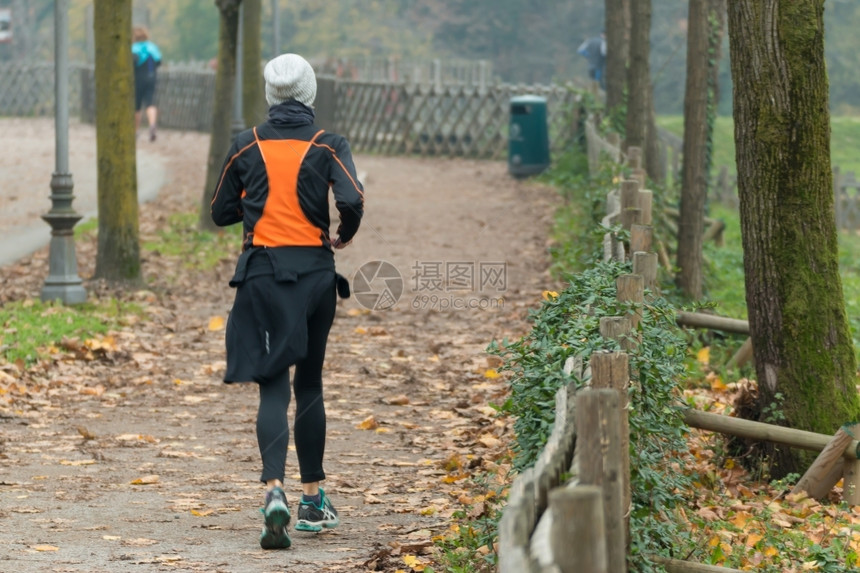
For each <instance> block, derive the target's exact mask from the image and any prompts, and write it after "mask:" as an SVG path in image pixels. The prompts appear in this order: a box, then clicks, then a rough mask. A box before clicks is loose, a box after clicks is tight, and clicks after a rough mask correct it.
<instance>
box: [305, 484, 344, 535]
mask: <svg viewBox="0 0 860 573" xmlns="http://www.w3.org/2000/svg"><path fill="white" fill-rule="evenodd" d="M339 523H340V519H339V518H338V516H337V510H336V509H335V508H334V506H333V505H332V504H331V500H330V499H329V498H328V496H327V495H326V494H325V492H324V491H323V489H322V488H320V503H319V505H316V504H315V503H313V502H306V501H300V502H299V518H298V520H297V521H296V530H298V531H314V532H316V531H322V528H323V527H327V528H329V529H331V528H332V527H337V525H338V524H339Z"/></svg>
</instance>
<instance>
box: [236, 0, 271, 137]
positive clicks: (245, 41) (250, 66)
mask: <svg viewBox="0 0 860 573" xmlns="http://www.w3.org/2000/svg"><path fill="white" fill-rule="evenodd" d="M262 15H263V3H262V0H243V1H242V118H243V120H244V122H245V127H252V126H254V125H257V124H258V123H260V122H262V121H263V120H264V119H266V112H267V111H268V106H267V105H266V97H265V93H264V90H265V84H264V82H263V70H262V69H261V68H260V62H261V61H262V59H263V42H262V37H261V34H260V29H261V28H260V27H261V25H262Z"/></svg>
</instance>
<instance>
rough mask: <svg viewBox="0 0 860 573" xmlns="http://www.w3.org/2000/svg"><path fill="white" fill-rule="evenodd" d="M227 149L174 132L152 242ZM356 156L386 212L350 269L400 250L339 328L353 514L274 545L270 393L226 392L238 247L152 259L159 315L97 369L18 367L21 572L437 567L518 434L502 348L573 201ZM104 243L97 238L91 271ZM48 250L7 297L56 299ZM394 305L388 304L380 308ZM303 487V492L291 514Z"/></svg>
mask: <svg viewBox="0 0 860 573" xmlns="http://www.w3.org/2000/svg"><path fill="white" fill-rule="evenodd" d="M81 129H84V130H86V129H87V128H86V127H85V126H82V127H81ZM147 145H148V144H147ZM207 145H208V144H207V140H206V137H205V136H202V135H200V134H183V133H170V132H164V133H162V134H160V137H159V141H158V142H157V143H156V144H155V145H154V146H152V150H153V152H154V153H158V154H161V156H162V157H163V158H164V161H165V165H166V169H167V177H168V184H167V185H166V186H165V188H164V189H163V190H162V192H161V194H160V195H159V198H158V199H157V200H156V201H154V202H153V203H149V204H147V205H145V206H144V207H143V209H142V213H141V233H142V235H143V236H144V238H146V237H147V236H152V235H153V234H155V233H156V232H157V230H158V229H159V228H161V227H163V223H164V221H166V218H167V217H168V216H169V215H170V214H171V213H174V212H182V211H189V210H193V209H195V208H196V205H197V204H198V202H199V192H200V189H201V188H202V181H203V176H204V167H203V166H204V165H205V157H206V151H207ZM356 163H357V165H358V167H359V170H360V171H362V172H364V173H366V189H367V191H366V209H367V215H366V218H365V221H364V222H363V226H362V229H361V231H360V233H359V235H358V237H357V238H356V240H355V241H354V244H353V245H351V246H350V247H348V248H347V249H345V250H343V251H340V252H339V253H338V261H337V264H338V269H339V271H340V272H341V273H343V274H345V275H347V276H349V277H354V276H356V272H357V271H359V270H361V274H360V275H359V276H364V277H368V278H372V277H371V275H370V274H368V272H369V271H370V270H372V269H375V268H378V267H379V264H375V263H374V262H375V261H386V262H387V263H389V264H390V267H389V266H385V267H384V268H385V269H388V270H390V271H392V272H391V273H389V280H388V281H383V280H380V279H379V278H376V279H374V280H372V281H368V282H367V283H366V284H363V283H361V280H359V281H358V282H355V283H354V284H353V286H354V287H355V288H358V289H359V290H364V291H365V292H364V293H359V294H360V295H361V296H354V297H353V298H351V299H349V300H347V301H341V303H340V306H339V309H338V314H337V318H336V319H335V325H334V328H333V331H332V335H331V338H330V344H329V352H328V359H327V364H326V371H325V372H324V376H325V388H326V402H327V414H328V427H329V432H328V445H327V453H326V471H327V474H328V476H329V479H328V480H327V482H326V485H325V487H326V491H327V492H328V493H330V494H331V496H332V499H333V500H334V501H335V504H336V506H337V508H338V510H339V511H340V513H341V515H342V525H341V526H340V527H339V528H337V529H334V530H332V531H327V532H324V533H322V534H319V535H316V536H314V535H312V534H299V533H296V534H294V535H293V547H292V548H291V549H290V550H288V551H281V552H264V551H262V550H261V549H260V548H259V546H258V544H257V537H258V534H259V529H260V524H261V519H260V516H259V513H258V508H259V507H260V505H261V502H262V486H261V485H260V484H259V483H257V481H256V480H257V477H258V475H259V456H258V452H257V449H256V438H255V435H254V419H255V416H256V392H255V388H253V387H251V386H249V385H241V386H237V387H234V386H230V387H228V386H226V385H224V384H222V383H221V382H220V375H221V373H222V372H223V367H224V362H223V330H218V329H215V330H213V329H210V326H211V325H213V324H215V322H212V319H213V318H217V317H226V314H227V312H228V310H229V308H230V304H231V301H232V295H233V292H232V290H231V289H229V288H228V287H227V285H226V282H227V279H228V278H229V275H230V274H231V271H232V265H233V254H232V253H225V259H224V261H223V262H222V264H220V265H219V266H218V267H217V268H216V269H215V270H214V271H208V272H205V273H196V274H195V273H193V272H191V271H187V270H185V271H181V272H179V271H176V269H181V266H180V263H181V261H177V260H174V259H171V258H169V257H167V256H160V255H150V256H148V257H147V259H146V260H145V261H144V264H145V273H146V276H147V281H148V284H149V290H147V291H142V292H139V293H129V294H125V295H123V299H124V300H134V301H137V302H138V303H139V304H143V305H145V306H146V307H147V309H148V311H149V313H150V317H151V319H150V320H147V321H146V322H140V323H137V324H129V325H128V326H127V327H126V328H125V329H123V330H122V331H120V332H117V333H115V335H114V336H113V337H111V338H109V339H106V340H103V341H101V343H100V344H99V345H95V347H94V348H92V347H91V348H84V347H80V348H77V350H78V355H79V356H78V358H79V359H77V360H75V359H71V358H69V357H67V356H60V355H58V357H57V358H56V359H55V360H52V361H46V362H45V363H41V364H39V365H38V366H37V367H36V368H34V369H32V370H31V371H28V372H25V373H21V372H19V371H18V370H17V368H15V366H13V365H8V364H7V365H2V364H0V389H2V393H0V571H17V572H20V573H25V572H31V571H32V572H36V571H39V572H42V571H57V572H61V571H62V572H67V571H76V572H77V571H81V572H83V571H86V572H116V571H135V572H149V571H207V572H212V571H224V572H245V571H247V572H259V571H283V570H289V571H293V572H305V571H308V572H310V571H366V570H379V571H395V570H396V569H403V570H405V571H409V570H410V569H409V567H407V566H406V564H405V562H404V561H403V559H402V557H403V556H404V555H416V556H418V558H419V559H423V560H424V561H425V562H429V561H430V557H428V556H427V555H426V553H427V552H428V551H429V550H430V548H431V547H432V542H431V538H432V537H433V536H435V535H439V534H442V533H444V532H445V530H446V529H447V527H448V525H449V522H450V516H451V514H452V512H453V511H455V510H456V509H461V508H462V507H464V506H463V503H464V502H468V501H469V500H468V495H467V494H468V489H467V487H466V485H465V483H466V482H467V477H466V476H468V475H469V473H470V472H472V471H479V470H480V469H481V468H486V467H491V466H492V465H493V464H495V463H496V461H498V453H499V452H500V451H501V450H502V449H503V447H504V441H505V439H506V438H507V432H508V431H509V429H508V427H507V426H506V424H504V423H502V422H500V421H498V420H495V419H494V417H493V415H492V410H491V409H489V408H488V404H490V403H493V402H498V401H500V400H502V399H503V396H504V383H503V382H502V381H501V379H497V378H493V377H488V376H487V370H488V369H489V368H490V367H491V366H492V365H493V363H492V362H491V361H490V360H489V359H488V356H487V355H486V353H485V352H484V351H485V348H486V346H487V344H488V343H489V342H490V341H491V340H492V339H494V338H498V339H500V338H502V337H503V336H505V335H514V336H516V335H518V334H521V333H522V332H523V331H524V330H525V328H526V327H527V322H526V317H527V313H528V310H529V309H531V308H534V307H535V306H537V304H538V301H539V299H540V295H541V291H542V290H544V289H547V288H550V287H551V284H550V279H549V277H548V275H547V273H546V267H547V259H546V254H545V253H546V242H547V238H546V233H547V230H548V228H549V224H550V221H551V211H552V207H553V195H552V193H551V192H549V191H547V190H545V189H541V188H539V187H537V186H534V185H530V184H526V183H523V182H519V181H515V180H512V179H511V178H509V177H508V176H507V173H506V169H505V165H504V164H503V163H486V162H471V161H459V160H444V159H433V160H423V159H410V158H382V157H363V156H359V157H357V158H356ZM94 249H95V246H94V244H93V241H91V240H90V241H86V240H84V241H81V242H79V244H78V251H79V266H80V274H81V276H82V277H88V276H89V275H90V274H91V272H92V266H93V262H94V258H95V251H94ZM46 254H47V253H46V250H45V249H42V250H40V251H39V252H38V253H36V254H35V255H34V256H33V257H29V258H26V259H24V260H22V261H20V262H19V263H17V264H14V265H10V266H7V267H3V268H0V279H2V284H3V293H2V299H4V300H10V299H22V298H26V297H38V292H39V288H40V286H41V282H42V281H43V280H44V279H43V277H44V276H45V273H46V269H47V263H46ZM366 263H372V264H371V265H370V266H365V265H366ZM398 277H399V279H400V281H401V284H402V289H401V292H400V293H399V296H398V292H397V291H398V289H397V278H398ZM386 286H388V287H390V291H389V292H386V291H385V290H384V289H385V287H386ZM88 288H89V289H90V293H91V296H96V295H99V294H103V295H107V294H110V293H109V292H107V291H106V290H104V289H103V288H102V287H99V285H95V284H89V283H88ZM388 294H391V295H392V296H394V297H395V298H397V299H398V300H397V303H396V304H394V305H393V307H392V308H387V307H389V306H390V302H391V299H389V298H386V297H385V296H382V295H388ZM362 303H363V304H362ZM374 303H375V304H377V305H378V308H379V307H385V308H387V309H386V310H376V311H373V312H370V311H368V310H367V308H366V307H367V306H372V305H373V304H374ZM120 306H121V303H120ZM216 322H217V321H216ZM216 326H217V325H216ZM292 418H293V416H292V412H291V413H290V419H291V420H292ZM363 423H364V424H363ZM359 426H364V427H367V428H369V429H359ZM287 472H288V480H289V479H290V477H291V476H293V477H295V476H294V474H295V473H296V466H295V455H294V453H293V452H292V451H291V453H290V455H289V456H288V470H287ZM135 481H137V482H151V483H138V484H135V483H134V482H135ZM298 493H299V488H298V482H297V480H295V482H293V483H290V484H288V487H287V494H288V496H289V498H290V503H291V506H294V505H295V503H296V499H297V497H296V496H297V495H298Z"/></svg>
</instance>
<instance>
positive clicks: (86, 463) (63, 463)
mask: <svg viewBox="0 0 860 573" xmlns="http://www.w3.org/2000/svg"><path fill="white" fill-rule="evenodd" d="M94 463H96V461H95V460H60V465H61V466H91V465H93V464H94Z"/></svg>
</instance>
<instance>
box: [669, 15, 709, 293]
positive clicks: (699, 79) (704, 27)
mask: <svg viewBox="0 0 860 573" xmlns="http://www.w3.org/2000/svg"><path fill="white" fill-rule="evenodd" d="M708 3H709V0H690V4H689V6H690V8H689V11H688V14H689V15H688V17H687V85H686V88H685V91H684V151H683V161H684V163H683V165H682V167H681V206H680V212H681V214H680V216H679V217H678V258H677V261H678V268H679V269H680V271H679V272H678V276H677V277H676V281H677V283H678V286H679V287H680V288H681V291H682V292H683V293H684V295H685V296H687V297H688V298H690V299H693V300H698V299H700V298H702V259H703V255H702V234H703V233H704V228H705V199H706V197H707V193H708V181H707V177H708V174H707V172H706V171H705V165H706V162H705V154H706V153H707V145H708V140H707V137H708V118H707V115H708V36H709V26H708Z"/></svg>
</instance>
